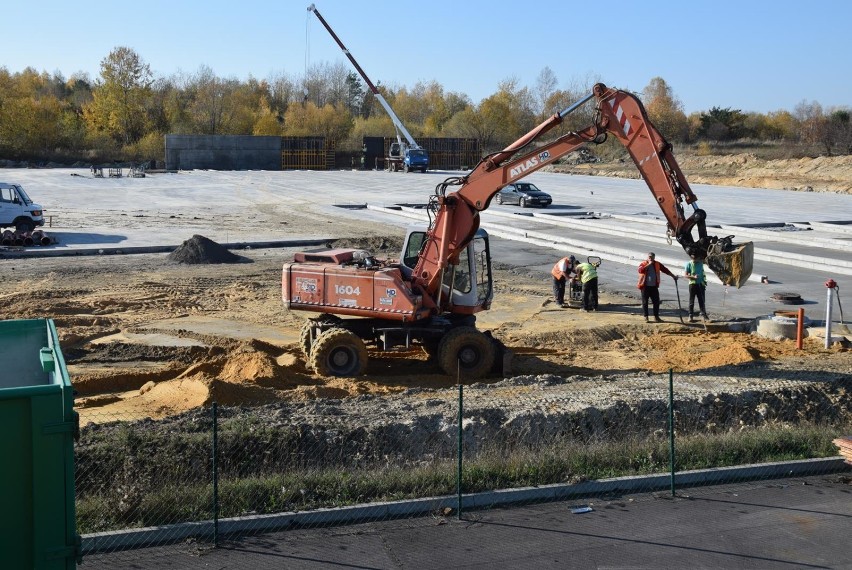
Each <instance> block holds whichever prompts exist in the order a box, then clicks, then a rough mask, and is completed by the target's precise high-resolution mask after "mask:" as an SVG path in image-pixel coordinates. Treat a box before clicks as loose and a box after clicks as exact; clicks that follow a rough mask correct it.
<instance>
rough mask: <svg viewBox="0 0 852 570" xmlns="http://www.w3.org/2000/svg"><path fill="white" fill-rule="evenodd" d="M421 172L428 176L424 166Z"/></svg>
mask: <svg viewBox="0 0 852 570" xmlns="http://www.w3.org/2000/svg"><path fill="white" fill-rule="evenodd" d="M420 172H422V173H423V174H426V167H425V166H424V167H423V169H422V170H421V171H420Z"/></svg>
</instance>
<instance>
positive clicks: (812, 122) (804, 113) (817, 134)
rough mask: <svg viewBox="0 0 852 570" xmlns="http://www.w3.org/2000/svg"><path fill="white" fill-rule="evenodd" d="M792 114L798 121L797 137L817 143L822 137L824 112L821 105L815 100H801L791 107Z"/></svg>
mask: <svg viewBox="0 0 852 570" xmlns="http://www.w3.org/2000/svg"><path fill="white" fill-rule="evenodd" d="M793 116H794V117H796V120H797V121H799V137H800V140H801V141H802V142H805V143H818V142H820V141H821V140H822V138H823V133H822V130H823V128H824V125H825V114H824V113H823V112H822V105H820V104H819V103H817V102H816V101H811V102H808V101H801V102H800V103H798V104H797V105H796V107H795V109H793Z"/></svg>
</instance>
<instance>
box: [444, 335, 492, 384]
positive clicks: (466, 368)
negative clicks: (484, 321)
mask: <svg viewBox="0 0 852 570" xmlns="http://www.w3.org/2000/svg"><path fill="white" fill-rule="evenodd" d="M438 363H439V364H440V366H441V369H443V371H444V372H446V373H447V374H449V375H450V376H456V374H458V373H459V372H460V373H461V376H462V378H468V379H470V378H482V377H483V376H485V375H486V374H488V372H489V371H490V370H491V367H492V366H493V365H494V345H493V344H492V343H491V339H489V338H488V337H487V336H485V335H484V334H482V333H481V332H479V331H478V330H476V329H475V328H474V327H456V328H454V329H451V330H450V331H449V332H448V333H447V334H446V335H444V338H443V339H442V340H441V344H440V346H439V348H438Z"/></svg>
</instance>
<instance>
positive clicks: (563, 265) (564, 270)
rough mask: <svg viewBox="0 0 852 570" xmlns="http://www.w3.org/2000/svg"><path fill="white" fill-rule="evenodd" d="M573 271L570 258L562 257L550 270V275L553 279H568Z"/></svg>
mask: <svg viewBox="0 0 852 570" xmlns="http://www.w3.org/2000/svg"><path fill="white" fill-rule="evenodd" d="M573 269H574V266H573V265H572V264H571V258H569V257H563V258H562V259H560V260H559V261H557V262H556V265H554V266H553V269H551V270H550V274H551V275H553V278H554V279H563V278H565V279H568V275H569V274H570V273H571V271H572V270H573Z"/></svg>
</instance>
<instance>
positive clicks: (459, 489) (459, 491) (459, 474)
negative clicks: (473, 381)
mask: <svg viewBox="0 0 852 570" xmlns="http://www.w3.org/2000/svg"><path fill="white" fill-rule="evenodd" d="M463 405H464V386H463V385H462V383H461V381H460V382H459V441H458V461H457V465H458V472H457V473H456V492H457V494H458V515H457V516H458V520H461V518H462V407H463Z"/></svg>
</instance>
